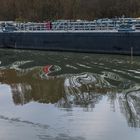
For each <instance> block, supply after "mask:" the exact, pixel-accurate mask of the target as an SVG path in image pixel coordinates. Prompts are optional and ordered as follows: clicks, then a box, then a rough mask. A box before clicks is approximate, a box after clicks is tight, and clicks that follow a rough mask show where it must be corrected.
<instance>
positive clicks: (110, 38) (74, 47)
mask: <svg viewBox="0 0 140 140" xmlns="http://www.w3.org/2000/svg"><path fill="white" fill-rule="evenodd" d="M0 47H1V48H16V49H38V50H54V51H76V52H77V51H78V52H95V53H112V54H130V53H131V48H133V54H134V55H139V54H140V32H89V33H88V32H4V33H3V32H1V33H0Z"/></svg>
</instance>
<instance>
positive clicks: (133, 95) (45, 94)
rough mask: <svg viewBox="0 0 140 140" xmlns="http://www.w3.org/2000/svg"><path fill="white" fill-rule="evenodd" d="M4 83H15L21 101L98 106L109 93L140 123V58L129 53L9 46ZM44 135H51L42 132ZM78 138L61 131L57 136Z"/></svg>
mask: <svg viewBox="0 0 140 140" xmlns="http://www.w3.org/2000/svg"><path fill="white" fill-rule="evenodd" d="M0 53H1V55H0V61H1V65H0V82H1V84H7V85H9V86H10V87H11V92H12V98H13V102H14V104H15V105H24V104H27V103H29V102H31V101H34V102H38V103H44V104H50V103H51V104H54V105H55V106H56V107H58V108H65V109H66V110H69V109H73V107H80V108H86V109H87V110H88V108H95V105H96V104H98V103H99V102H100V101H101V100H102V98H103V97H104V96H107V97H108V100H110V101H111V103H112V104H113V102H114V101H116V100H117V101H118V102H119V106H120V110H121V113H122V114H123V115H124V116H125V118H126V120H127V122H128V125H129V126H130V127H140V63H139V62H140V61H139V60H140V58H139V57H136V58H135V61H134V63H133V65H131V64H130V62H129V56H111V55H98V54H96V55H92V54H89V55H87V54H77V56H76V54H71V53H66V54H65V53H59V54H57V53H51V52H47V53H46V52H32V53H31V52H30V51H14V52H13V51H5V50H2V51H1V52H0ZM39 137H40V139H45V138H47V139H51V140H52V138H50V137H49V136H39ZM58 139H62V140H63V139H66V140H67V139H68V140H69V139H71V140H75V139H76V140H78V139H80V140H81V139H82V138H72V137H68V136H65V135H60V136H59V137H56V138H54V140H58Z"/></svg>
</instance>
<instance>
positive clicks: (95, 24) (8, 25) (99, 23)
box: [0, 19, 140, 32]
mask: <svg viewBox="0 0 140 140" xmlns="http://www.w3.org/2000/svg"><path fill="white" fill-rule="evenodd" d="M122 22H123V23H125V24H127V23H128V24H132V25H133V26H135V28H136V29H137V30H140V20H139V19H137V20H136V19H132V20H130V19H127V20H122V19H118V20H95V21H69V20H62V21H55V22H50V21H49V22H45V23H34V22H30V23H17V22H12V21H9V22H2V21H1V22H0V31H32V32H33V31H92V30H101V31H102V30H117V29H118V27H119V26H120V24H122Z"/></svg>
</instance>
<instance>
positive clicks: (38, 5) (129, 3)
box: [0, 0, 140, 21]
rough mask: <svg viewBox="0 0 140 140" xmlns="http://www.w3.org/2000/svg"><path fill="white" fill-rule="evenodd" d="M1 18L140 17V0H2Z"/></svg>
mask: <svg viewBox="0 0 140 140" xmlns="http://www.w3.org/2000/svg"><path fill="white" fill-rule="evenodd" d="M0 5H1V8H0V20H23V21H44V20H54V19H88V20H93V19H97V18H105V17H108V18H112V17H115V16H117V17H121V16H122V15H125V16H127V17H139V16H140V0H0Z"/></svg>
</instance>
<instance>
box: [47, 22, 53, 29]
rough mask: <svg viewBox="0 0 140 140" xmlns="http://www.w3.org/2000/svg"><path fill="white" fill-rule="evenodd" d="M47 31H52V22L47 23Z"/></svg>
mask: <svg viewBox="0 0 140 140" xmlns="http://www.w3.org/2000/svg"><path fill="white" fill-rule="evenodd" d="M46 29H47V30H51V29H52V23H51V21H47V22H46Z"/></svg>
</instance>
